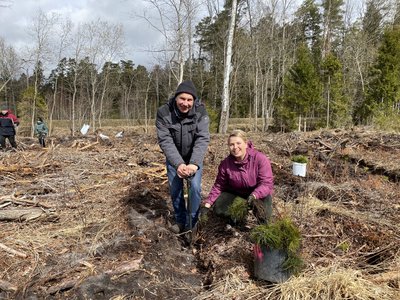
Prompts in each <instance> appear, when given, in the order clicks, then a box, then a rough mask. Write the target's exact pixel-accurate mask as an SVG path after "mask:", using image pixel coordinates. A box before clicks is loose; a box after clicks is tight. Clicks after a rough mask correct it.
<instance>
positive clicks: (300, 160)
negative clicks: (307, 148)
mask: <svg viewBox="0 0 400 300" xmlns="http://www.w3.org/2000/svg"><path fill="white" fill-rule="evenodd" d="M292 161H293V162H297V163H299V164H306V163H308V158H307V156H304V155H295V156H293V157H292Z"/></svg>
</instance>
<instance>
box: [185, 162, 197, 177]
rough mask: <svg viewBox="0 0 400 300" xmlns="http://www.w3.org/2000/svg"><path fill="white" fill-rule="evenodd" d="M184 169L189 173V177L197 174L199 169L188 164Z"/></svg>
mask: <svg viewBox="0 0 400 300" xmlns="http://www.w3.org/2000/svg"><path fill="white" fill-rule="evenodd" d="M186 169H187V170H188V172H189V176H192V175H194V174H195V173H196V172H197V170H198V169H199V167H198V166H196V165H193V164H188V165H187V166H186Z"/></svg>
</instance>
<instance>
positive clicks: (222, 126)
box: [219, 0, 237, 133]
mask: <svg viewBox="0 0 400 300" xmlns="http://www.w3.org/2000/svg"><path fill="white" fill-rule="evenodd" d="M236 12H237V0H233V1H232V8H231V20H230V23H229V31H228V41H227V46H226V56H225V65H224V85H223V90H222V107H221V119H220V122H219V132H220V133H226V132H227V130H228V121H229V105H230V98H229V81H230V75H231V71H232V47H233V36H234V33H235V24H236Z"/></svg>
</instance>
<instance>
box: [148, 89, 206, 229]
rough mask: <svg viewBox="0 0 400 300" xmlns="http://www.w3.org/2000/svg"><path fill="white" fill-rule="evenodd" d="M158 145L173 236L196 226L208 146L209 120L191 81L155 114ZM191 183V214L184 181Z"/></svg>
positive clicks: (178, 90)
mask: <svg viewBox="0 0 400 300" xmlns="http://www.w3.org/2000/svg"><path fill="white" fill-rule="evenodd" d="M156 127H157V137H158V143H159V145H160V147H161V149H162V151H163V153H164V155H165V156H166V165H167V176H168V183H169V190H170V194H171V199H172V205H173V207H174V213H175V221H176V224H175V225H173V226H172V227H171V230H172V231H173V232H175V233H181V232H184V231H186V230H190V229H192V228H193V227H194V225H195V224H196V222H197V219H198V214H199V207H200V202H201V176H202V172H203V159H204V155H205V153H206V150H207V147H208V143H209V142H210V132H209V117H208V114H207V111H206V109H205V107H204V105H203V104H201V103H200V101H199V99H198V97H197V92H196V88H195V86H194V84H193V82H191V81H183V82H182V83H181V84H179V86H178V88H177V90H176V92H175V95H174V96H173V97H172V98H171V99H169V101H168V103H166V104H164V105H162V106H161V107H160V108H159V109H158V111H157V119H156ZM184 179H187V180H190V181H191V185H190V200H191V201H190V202H191V206H190V211H191V218H192V223H191V225H192V228H190V226H189V211H188V210H187V208H186V205H185V199H184V191H183V189H184V184H183V180H184Z"/></svg>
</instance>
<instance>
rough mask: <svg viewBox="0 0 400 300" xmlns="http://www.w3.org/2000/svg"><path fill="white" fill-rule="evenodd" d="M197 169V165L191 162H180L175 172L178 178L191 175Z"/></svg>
mask: <svg viewBox="0 0 400 300" xmlns="http://www.w3.org/2000/svg"><path fill="white" fill-rule="evenodd" d="M198 169H199V167H198V166H196V165H193V164H189V165H185V164H180V165H179V167H178V169H177V170H176V172H177V174H178V176H179V177H180V178H188V177H190V176H193V175H194V174H195V173H196V172H197V170H198Z"/></svg>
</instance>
